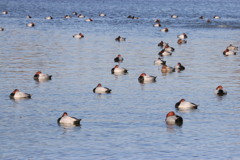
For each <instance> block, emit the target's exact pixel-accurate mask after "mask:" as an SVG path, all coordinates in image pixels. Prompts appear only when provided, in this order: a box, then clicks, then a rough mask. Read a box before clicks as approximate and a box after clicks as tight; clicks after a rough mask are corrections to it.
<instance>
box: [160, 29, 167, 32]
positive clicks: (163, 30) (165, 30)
mask: <svg viewBox="0 0 240 160" xmlns="http://www.w3.org/2000/svg"><path fill="white" fill-rule="evenodd" d="M160 31H161V32H168V31H169V30H168V28H163V29H161V30H160Z"/></svg>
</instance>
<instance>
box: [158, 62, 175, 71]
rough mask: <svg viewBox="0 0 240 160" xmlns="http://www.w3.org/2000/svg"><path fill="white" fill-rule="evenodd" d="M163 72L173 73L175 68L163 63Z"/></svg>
mask: <svg viewBox="0 0 240 160" xmlns="http://www.w3.org/2000/svg"><path fill="white" fill-rule="evenodd" d="M161 72H162V73H171V72H174V68H173V67H169V66H167V65H166V64H164V65H162V69H161Z"/></svg>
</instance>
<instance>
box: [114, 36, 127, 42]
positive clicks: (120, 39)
mask: <svg viewBox="0 0 240 160" xmlns="http://www.w3.org/2000/svg"><path fill="white" fill-rule="evenodd" d="M115 40H116V41H118V42H120V41H126V38H124V37H121V36H118V37H117V38H115Z"/></svg>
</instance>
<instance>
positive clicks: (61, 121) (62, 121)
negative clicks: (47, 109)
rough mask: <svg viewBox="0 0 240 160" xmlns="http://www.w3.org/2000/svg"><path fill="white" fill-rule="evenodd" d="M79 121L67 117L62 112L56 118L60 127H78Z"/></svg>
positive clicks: (65, 113)
mask: <svg viewBox="0 0 240 160" xmlns="http://www.w3.org/2000/svg"><path fill="white" fill-rule="evenodd" d="M80 121H81V119H78V118H75V117H70V116H68V114H67V112H64V113H63V115H62V116H61V117H60V118H58V120H57V122H58V124H60V125H75V126H80Z"/></svg>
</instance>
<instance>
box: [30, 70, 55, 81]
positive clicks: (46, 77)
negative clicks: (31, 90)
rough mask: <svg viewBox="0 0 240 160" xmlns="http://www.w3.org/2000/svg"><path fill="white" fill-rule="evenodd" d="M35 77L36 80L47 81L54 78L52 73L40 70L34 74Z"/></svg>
mask: <svg viewBox="0 0 240 160" xmlns="http://www.w3.org/2000/svg"><path fill="white" fill-rule="evenodd" d="M33 79H34V80H38V81H47V80H51V79H52V75H49V74H44V73H42V72H41V71H38V72H36V73H35V75H34V76H33Z"/></svg>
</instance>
